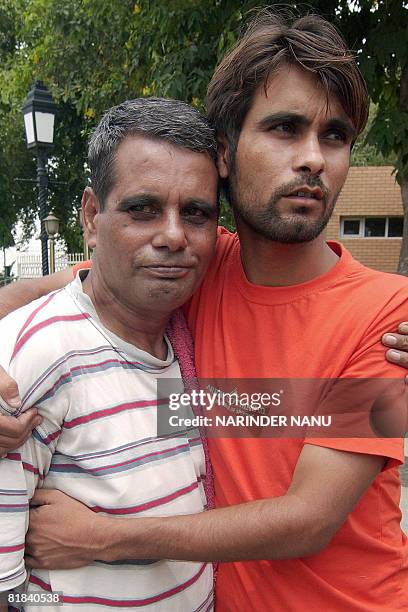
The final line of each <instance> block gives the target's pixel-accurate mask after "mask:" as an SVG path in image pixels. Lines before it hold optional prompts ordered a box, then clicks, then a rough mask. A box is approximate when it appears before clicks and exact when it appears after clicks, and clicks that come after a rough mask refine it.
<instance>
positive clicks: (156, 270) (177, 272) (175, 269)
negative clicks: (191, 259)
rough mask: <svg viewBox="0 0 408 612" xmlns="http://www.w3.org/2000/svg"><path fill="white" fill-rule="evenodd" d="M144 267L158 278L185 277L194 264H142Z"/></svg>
mask: <svg viewBox="0 0 408 612" xmlns="http://www.w3.org/2000/svg"><path fill="white" fill-rule="evenodd" d="M142 268H144V269H145V270H147V271H148V272H149V273H150V274H152V275H153V276H156V277H158V278H183V277H184V276H187V274H188V273H189V272H190V270H192V268H193V266H181V265H170V266H169V265H163V264H153V265H149V266H142Z"/></svg>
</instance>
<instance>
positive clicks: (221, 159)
mask: <svg viewBox="0 0 408 612" xmlns="http://www.w3.org/2000/svg"><path fill="white" fill-rule="evenodd" d="M217 168H218V174H219V175H220V177H221V178H223V179H226V178H228V176H229V155H228V142H227V139H226V138H225V136H220V137H219V138H218V159H217Z"/></svg>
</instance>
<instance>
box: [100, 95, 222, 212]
mask: <svg viewBox="0 0 408 612" xmlns="http://www.w3.org/2000/svg"><path fill="white" fill-rule="evenodd" d="M127 136H146V137H147V138H152V139H155V140H164V141H166V142H168V143H169V144H171V145H174V146H176V147H181V148H184V149H189V150H190V151H195V152H197V153H206V154H207V155H209V156H210V158H211V159H213V161H214V162H216V159H217V142H216V139H215V134H214V130H213V128H212V127H211V126H210V124H209V122H208V120H207V119H206V118H205V117H204V116H203V115H201V114H200V113H199V112H198V111H197V110H195V109H194V108H193V107H192V106H190V105H189V104H186V103H185V102H181V101H180V100H170V99H166V98H136V99H135V100H127V101H126V102H123V103H122V104H119V105H118V106H114V107H113V108H111V109H109V110H108V111H107V112H106V113H105V115H104V116H103V117H102V119H101V120H100V122H99V123H98V125H97V126H96V128H95V130H94V132H93V133H92V135H91V137H90V139H89V144H88V164H89V169H90V173H91V186H92V188H93V190H94V192H95V194H96V196H97V198H98V200H99V202H100V204H101V207H102V208H103V207H104V202H105V199H106V197H107V196H108V194H109V192H110V190H111V189H112V185H113V183H114V175H113V164H114V161H115V157H116V151H117V148H118V146H119V144H120V143H121V142H122V140H124V139H125V138H126V137H127Z"/></svg>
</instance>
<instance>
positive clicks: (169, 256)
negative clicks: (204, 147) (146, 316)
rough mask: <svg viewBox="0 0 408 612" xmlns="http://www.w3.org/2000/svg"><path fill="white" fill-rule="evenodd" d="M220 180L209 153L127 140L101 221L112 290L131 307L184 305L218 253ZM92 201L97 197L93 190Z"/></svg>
mask: <svg viewBox="0 0 408 612" xmlns="http://www.w3.org/2000/svg"><path fill="white" fill-rule="evenodd" d="M217 181H218V176H217V171H216V168H215V165H214V163H213V161H212V160H211V159H210V157H209V156H208V155H206V154H203V153H195V152H193V151H189V150H187V149H182V148H179V147H174V146H171V145H170V144H167V143H165V142H164V141H160V140H150V139H148V138H144V137H141V136H130V137H127V138H126V139H125V140H124V141H123V142H121V144H120V145H119V147H118V150H117V154H116V159H115V162H114V167H113V182H114V184H113V187H112V189H111V190H110V192H109V195H108V196H107V198H106V201H105V206H104V209H103V210H102V211H98V210H97V212H96V214H95V216H94V219H93V226H94V231H93V236H92V239H93V244H92V246H96V262H95V267H96V268H97V273H98V276H99V278H100V279H101V280H102V282H103V284H104V287H103V288H104V290H105V293H107V294H109V295H111V296H112V297H113V298H114V299H117V300H118V301H119V302H120V303H121V304H122V305H124V306H127V307H128V308H129V309H130V310H133V309H135V308H136V309H138V310H145V311H146V310H147V311H149V312H153V310H154V311H156V312H163V313H167V312H171V310H173V309H174V308H177V307H178V306H180V305H181V304H183V303H184V302H185V301H186V300H187V299H188V298H189V297H190V295H191V294H192V293H193V291H194V289H195V288H196V287H197V285H198V284H199V282H200V281H201V279H202V277H203V275H204V273H205V270H206V268H207V265H208V263H209V261H210V259H211V256H212V254H213V250H214V245H215V239H216V226H217V212H218V211H217ZM88 189H89V188H88ZM89 194H90V195H89ZM88 200H89V201H88V207H89V202H91V203H92V202H93V201H95V200H96V198H95V195H94V194H93V192H92V190H89V192H88ZM86 208H87V205H85V210H86ZM96 208H97V209H98V208H99V203H98V202H97V205H96Z"/></svg>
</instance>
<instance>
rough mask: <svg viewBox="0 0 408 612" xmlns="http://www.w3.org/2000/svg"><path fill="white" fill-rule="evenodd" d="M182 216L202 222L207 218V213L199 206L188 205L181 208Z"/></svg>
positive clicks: (195, 221)
mask: <svg viewBox="0 0 408 612" xmlns="http://www.w3.org/2000/svg"><path fill="white" fill-rule="evenodd" d="M183 217H186V218H187V219H189V220H191V221H194V223H204V222H205V221H206V220H207V219H208V214H207V212H206V211H204V210H202V209H201V208H197V207H196V206H189V207H188V208H184V209H183Z"/></svg>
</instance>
